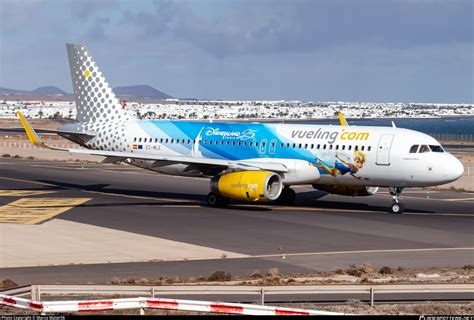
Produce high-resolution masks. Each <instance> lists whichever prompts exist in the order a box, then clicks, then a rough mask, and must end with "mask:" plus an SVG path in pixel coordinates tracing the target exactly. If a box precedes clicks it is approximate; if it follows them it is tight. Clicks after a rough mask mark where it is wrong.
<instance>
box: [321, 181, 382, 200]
mask: <svg viewBox="0 0 474 320" xmlns="http://www.w3.org/2000/svg"><path fill="white" fill-rule="evenodd" d="M313 188H315V189H318V190H322V191H326V192H329V193H333V194H340V195H343V196H353V197H363V196H372V195H374V194H375V193H376V192H377V191H378V190H379V187H365V186H346V185H323V184H313Z"/></svg>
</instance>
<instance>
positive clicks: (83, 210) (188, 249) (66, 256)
mask: <svg viewBox="0 0 474 320" xmlns="http://www.w3.org/2000/svg"><path fill="white" fill-rule="evenodd" d="M208 188H209V185H208V180H205V179H197V178H182V177H171V176H165V175H159V174H155V173H152V172H147V171H144V170H141V169H136V168H133V167H130V166H113V165H103V164H77V163H66V162H50V161H47V162H46V161H45V162H41V161H27V160H13V159H11V160H6V159H2V160H0V204H1V206H0V231H1V235H0V248H1V249H2V250H1V253H0V265H1V267H2V268H0V279H1V278H11V279H13V280H15V281H16V282H18V283H19V284H27V283H39V282H43V283H47V282H62V283H85V282H96V283H101V282H102V283H105V282H109V281H110V280H111V278H112V277H120V278H128V277H135V278H152V279H155V278H158V277H160V276H180V277H183V276H208V275H210V274H211V273H212V272H214V271H216V270H224V271H227V272H230V273H231V274H233V275H245V274H249V273H251V272H253V271H254V270H257V269H258V270H261V271H262V272H266V271H267V270H268V269H269V268H278V269H279V270H280V272H282V273H297V272H311V271H315V270H318V271H323V270H334V269H336V268H345V267H348V266H349V265H351V264H362V263H364V262H369V263H371V264H372V265H374V266H376V267H377V266H384V265H388V266H393V267H397V266H403V267H431V266H464V265H467V264H474V235H473V233H472V230H473V227H474V223H473V222H474V210H473V208H474V194H470V193H452V192H444V191H443V192H435V191H430V192H427V191H423V190H407V191H405V192H404V193H403V194H402V196H403V201H404V203H405V205H406V213H405V214H403V215H393V214H390V213H388V212H387V209H388V206H389V205H390V203H391V199H390V196H389V194H388V193H387V192H384V190H382V192H381V193H380V194H377V195H375V196H372V197H356V198H352V197H343V196H335V195H328V194H326V193H322V192H318V191H315V190H313V189H312V188H311V187H306V186H305V187H296V188H295V190H296V191H297V193H298V195H297V203H296V205H295V206H293V207H289V206H283V207H281V206H276V205H271V204H266V205H265V204H263V205H261V204H259V205H251V204H245V203H231V206H230V207H228V208H223V209H215V208H208V207H206V206H204V200H205V195H206V194H207V193H208V190H209V189H208ZM12 212H15V214H12ZM51 265H54V266H51Z"/></svg>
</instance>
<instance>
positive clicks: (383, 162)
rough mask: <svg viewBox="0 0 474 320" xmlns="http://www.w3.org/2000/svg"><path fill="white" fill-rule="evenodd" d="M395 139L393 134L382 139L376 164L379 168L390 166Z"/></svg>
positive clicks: (385, 135)
mask: <svg viewBox="0 0 474 320" xmlns="http://www.w3.org/2000/svg"><path fill="white" fill-rule="evenodd" d="M393 137H394V135H393V134H383V135H382V136H381V137H380V140H379V145H378V147H377V160H376V161H375V164H377V165H379V166H389V165H390V148H391V147H392V141H393Z"/></svg>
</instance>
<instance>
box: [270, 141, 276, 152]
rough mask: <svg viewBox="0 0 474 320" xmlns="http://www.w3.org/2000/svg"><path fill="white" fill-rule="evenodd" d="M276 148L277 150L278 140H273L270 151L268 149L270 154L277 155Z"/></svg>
mask: <svg viewBox="0 0 474 320" xmlns="http://www.w3.org/2000/svg"><path fill="white" fill-rule="evenodd" d="M275 148H276V140H275V139H272V140H271V141H270V147H269V149H268V152H269V153H270V154H275Z"/></svg>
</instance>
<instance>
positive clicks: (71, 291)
mask: <svg viewBox="0 0 474 320" xmlns="http://www.w3.org/2000/svg"><path fill="white" fill-rule="evenodd" d="M2 293H3V294H6V295H24V294H30V295H31V299H32V300H35V301H41V298H42V295H101V296H105V295H122V296H149V297H150V298H155V297H156V296H160V297H161V296H170V295H171V296H189V295H253V296H256V297H260V301H261V304H262V305H263V304H264V303H265V297H267V296H270V295H273V296H274V295H287V296H288V295H290V296H295V295H322V294H339V295H346V296H349V295H354V294H362V295H366V297H367V300H370V304H371V306H373V305H374V302H375V296H376V294H377V295H378V294H413V293H415V294H417V293H418V294H419V293H423V294H424V293H458V294H461V293H462V294H472V293H474V284H394V285H312V286H296V285H295V286H238V285H236V286H233V285H217V286H200V285H188V286H180V285H175V286H121V285H31V286H25V287H21V288H16V289H11V290H7V291H4V292H2ZM471 296H472V295H471Z"/></svg>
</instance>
